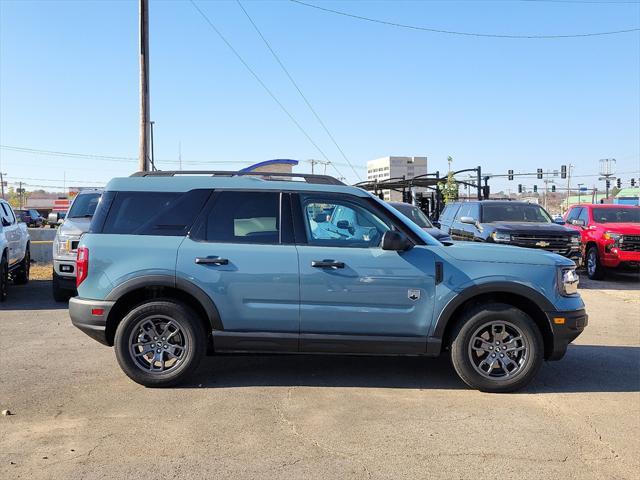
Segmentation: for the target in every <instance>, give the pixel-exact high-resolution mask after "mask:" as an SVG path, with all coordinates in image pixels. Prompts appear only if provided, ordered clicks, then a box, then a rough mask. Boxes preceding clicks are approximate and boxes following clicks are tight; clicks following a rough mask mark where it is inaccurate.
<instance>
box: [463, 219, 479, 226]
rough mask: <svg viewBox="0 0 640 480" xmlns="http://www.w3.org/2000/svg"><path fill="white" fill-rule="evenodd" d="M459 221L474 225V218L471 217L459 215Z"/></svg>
mask: <svg viewBox="0 0 640 480" xmlns="http://www.w3.org/2000/svg"><path fill="white" fill-rule="evenodd" d="M460 223H468V224H469V225H473V226H474V227H475V226H476V223H478V222H476V219H475V218H473V217H460Z"/></svg>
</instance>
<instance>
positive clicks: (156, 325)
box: [129, 314, 189, 375]
mask: <svg viewBox="0 0 640 480" xmlns="http://www.w3.org/2000/svg"><path fill="white" fill-rule="evenodd" d="M159 332H160V333H159ZM129 345H130V347H129V352H130V354H131V357H132V358H133V359H134V361H135V364H136V365H137V366H138V367H139V368H141V369H142V370H144V371H145V372H147V373H149V374H154V375H155V374H159V373H162V372H167V371H170V370H172V369H173V368H175V367H176V365H179V364H180V363H181V362H182V361H183V360H184V358H185V357H186V355H185V354H186V352H187V350H188V348H189V345H188V344H187V343H186V337H185V336H184V334H183V333H182V327H181V325H180V323H179V322H178V321H177V320H175V319H173V318H171V317H168V316H165V315H161V314H155V315H153V316H149V317H146V318H144V319H142V320H140V322H138V324H137V325H136V326H135V328H134V329H133V330H132V333H131V335H130V337H129Z"/></svg>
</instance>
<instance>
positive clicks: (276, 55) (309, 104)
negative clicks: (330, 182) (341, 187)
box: [236, 0, 362, 180]
mask: <svg viewBox="0 0 640 480" xmlns="http://www.w3.org/2000/svg"><path fill="white" fill-rule="evenodd" d="M236 2H237V3H238V6H239V7H240V8H241V9H242V11H243V12H244V14H245V15H246V16H247V18H248V19H249V22H251V25H253V28H254V29H255V31H256V32H258V35H259V36H260V38H261V39H262V41H263V42H264V44H265V45H266V46H267V48H268V49H269V51H270V52H271V55H273V58H275V59H276V62H278V65H280V68H282V71H283V72H284V73H285V74H286V75H287V77H288V78H289V81H290V82H291V84H292V85H293V86H294V87H295V89H296V90H297V91H298V93H299V94H300V96H301V97H302V99H303V100H304V103H306V104H307V107H309V110H311V113H313V115H314V116H315V117H316V120H318V123H319V124H320V125H321V126H322V128H323V129H324V131H325V132H326V134H327V135H328V136H329V138H330V139H331V141H332V142H333V144H334V145H335V146H336V148H337V149H338V151H339V152H340V154H341V155H342V158H344V159H345V161H346V162H347V163H348V164H349V166H350V167H351V170H352V171H353V173H354V174H355V175H356V177H357V178H358V180H362V177H361V176H360V174H359V173H358V172H357V171H356V169H355V168H353V165H351V162H350V161H349V159H348V158H347V156H346V155H345V153H344V151H343V150H342V148H341V147H340V145H338V142H337V141H336V139H335V138H334V136H333V135H332V134H331V132H330V131H329V129H328V128H327V126H326V125H325V123H324V122H323V121H322V119H321V118H320V115H318V112H316V110H315V108H313V107H312V106H311V103H310V102H309V100H308V99H307V97H306V95H305V94H304V93H302V90H301V89H300V86H299V85H298V83H297V82H296V81H295V80H294V79H293V77H292V76H291V74H290V73H289V70H288V69H287V67H285V66H284V63H282V60H280V57H279V56H278V54H277V53H276V52H275V50H274V49H273V48H272V47H271V44H270V43H269V41H268V40H267V39H266V38H265V36H264V35H263V34H262V32H261V31H260V29H259V28H258V25H256V23H255V22H254V21H253V19H252V18H251V16H250V15H249V12H247V10H246V9H245V8H244V5H242V3H241V2H240V0H236Z"/></svg>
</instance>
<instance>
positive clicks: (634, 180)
mask: <svg viewBox="0 0 640 480" xmlns="http://www.w3.org/2000/svg"><path fill="white" fill-rule="evenodd" d="M631 186H632V187H635V186H636V179H635V178H632V179H631Z"/></svg>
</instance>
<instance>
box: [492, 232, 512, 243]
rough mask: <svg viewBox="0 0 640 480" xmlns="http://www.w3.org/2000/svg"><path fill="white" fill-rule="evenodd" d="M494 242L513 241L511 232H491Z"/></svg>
mask: <svg viewBox="0 0 640 480" xmlns="http://www.w3.org/2000/svg"><path fill="white" fill-rule="evenodd" d="M491 238H493V241H494V242H498V243H506V242H510V241H511V234H509V233H505V232H493V233H492V234H491Z"/></svg>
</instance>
